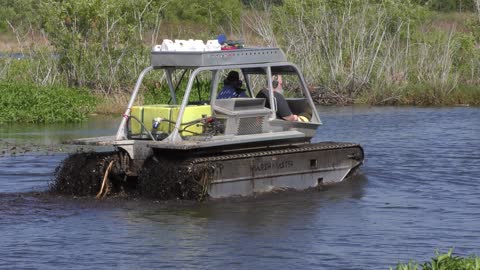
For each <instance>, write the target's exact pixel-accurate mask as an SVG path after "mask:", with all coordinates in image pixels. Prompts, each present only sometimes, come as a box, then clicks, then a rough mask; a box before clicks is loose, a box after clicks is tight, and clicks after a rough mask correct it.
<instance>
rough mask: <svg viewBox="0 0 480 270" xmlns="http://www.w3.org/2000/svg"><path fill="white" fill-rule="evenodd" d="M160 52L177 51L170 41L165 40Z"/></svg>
mask: <svg viewBox="0 0 480 270" xmlns="http://www.w3.org/2000/svg"><path fill="white" fill-rule="evenodd" d="M160 50H161V51H163V52H171V51H175V44H174V43H173V41H171V40H170V39H164V40H163V42H162V46H161V47H160Z"/></svg>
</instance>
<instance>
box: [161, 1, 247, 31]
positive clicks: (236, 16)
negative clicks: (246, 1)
mask: <svg viewBox="0 0 480 270" xmlns="http://www.w3.org/2000/svg"><path fill="white" fill-rule="evenodd" d="M242 10H243V5H242V3H241V2H240V1H239V0H222V1H217V0H177V1H171V2H170V3H169V4H168V5H167V6H166V8H165V11H164V12H163V14H164V17H165V19H167V21H177V22H178V21H190V22H195V23H200V24H202V25H206V26H207V27H208V29H209V30H210V31H218V30H219V27H229V26H231V25H238V23H239V22H240V15H241V12H242Z"/></svg>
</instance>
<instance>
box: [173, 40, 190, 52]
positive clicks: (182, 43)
mask: <svg viewBox="0 0 480 270" xmlns="http://www.w3.org/2000/svg"><path fill="white" fill-rule="evenodd" d="M174 46H175V50H176V51H177V52H187V51H188V50H189V46H188V41H186V40H183V39H175V43H174Z"/></svg>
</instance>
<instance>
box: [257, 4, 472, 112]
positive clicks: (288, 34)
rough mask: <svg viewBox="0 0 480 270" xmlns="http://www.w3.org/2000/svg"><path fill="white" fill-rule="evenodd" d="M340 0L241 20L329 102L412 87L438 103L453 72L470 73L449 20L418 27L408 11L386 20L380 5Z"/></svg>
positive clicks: (386, 96)
mask: <svg viewBox="0 0 480 270" xmlns="http://www.w3.org/2000/svg"><path fill="white" fill-rule="evenodd" d="M345 3H346V4H345V8H343V9H332V7H331V6H330V4H328V3H327V2H324V1H318V3H317V4H311V3H310V2H308V1H299V2H295V1H285V5H284V6H282V7H279V8H277V9H274V10H273V11H269V10H267V13H271V14H273V16H256V17H255V20H254V23H250V24H249V26H250V27H251V28H253V29H254V31H255V32H257V33H259V35H260V36H261V37H262V38H263V39H264V40H265V42H266V43H272V42H271V41H272V40H273V41H276V40H278V43H279V44H280V46H281V47H283V48H284V49H285V52H286V54H287V55H288V57H289V59H290V60H291V61H293V62H296V63H298V64H299V65H300V66H301V67H302V69H303V72H304V75H305V77H306V80H307V82H308V83H309V84H310V85H311V86H312V89H315V90H317V92H318V91H321V92H322V93H321V94H323V95H324V96H327V97H328V98H330V99H333V103H352V102H358V101H360V102H365V103H370V104H390V103H412V100H410V96H408V95H407V94H408V93H412V91H410V90H411V89H415V88H418V86H422V87H425V91H428V92H429V94H431V95H433V98H431V99H430V100H431V102H432V103H442V102H443V101H444V97H447V96H449V95H451V94H452V92H454V91H455V90H456V87H457V85H458V84H459V80H460V79H461V78H462V79H463V78H464V77H466V76H467V74H468V77H470V78H472V79H473V78H475V77H476V76H477V75H476V74H477V72H478V63H479V61H478V59H479V58H478V57H477V58H475V57H473V58H470V59H469V63H463V62H461V61H459V59H458V58H459V57H461V55H462V53H465V52H461V51H460V50H461V48H462V43H461V42H462V38H464V36H462V33H459V32H457V31H456V29H455V28H454V27H453V28H451V29H449V31H447V32H441V31H436V32H429V33H419V32H418V31H419V27H418V22H415V21H414V20H413V19H411V17H410V16H404V17H402V16H397V17H395V18H394V19H395V20H392V9H391V8H389V7H388V6H385V5H374V4H371V3H368V1H363V2H361V4H359V1H353V0H350V1H346V2H345ZM271 25H275V26H276V28H275V29H276V31H275V32H273V31H271V27H270V26H271ZM470 47H473V46H470ZM476 54H477V55H478V52H476ZM459 55H460V56H459ZM462 68H463V69H464V70H462ZM465 69H467V70H468V71H465ZM469 73H470V74H469ZM462 83H463V84H468V82H467V81H466V80H464V81H463V82H462ZM422 103H423V102H422Z"/></svg>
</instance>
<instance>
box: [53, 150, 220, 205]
mask: <svg viewBox="0 0 480 270" xmlns="http://www.w3.org/2000/svg"><path fill="white" fill-rule="evenodd" d="M120 160H121V158H120V157H119V155H118V153H116V152H105V153H99V152H91V153H75V154H71V155H70V156H68V157H67V158H66V159H65V160H64V161H63V162H62V164H60V165H59V166H58V167H57V169H56V171H55V179H54V182H53V183H52V185H51V186H50V192H52V193H56V194H65V195H72V196H97V197H105V196H128V197H136V196H141V197H148V198H154V199H159V200H172V199H184V200H204V199H206V198H207V197H208V186H209V185H210V181H211V179H212V176H213V172H214V168H213V166H212V165H210V164H208V163H207V164H205V163H203V164H195V163H193V162H192V160H191V159H189V158H186V157H173V158H172V157H168V159H167V158H166V157H164V156H162V155H153V156H151V157H149V158H148V159H147V160H145V162H144V164H143V167H142V168H141V169H140V171H139V173H138V176H136V177H132V176H127V174H126V173H125V170H124V169H122V166H121V162H120ZM109 165H110V168H109ZM102 185H103V186H104V187H102Z"/></svg>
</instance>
